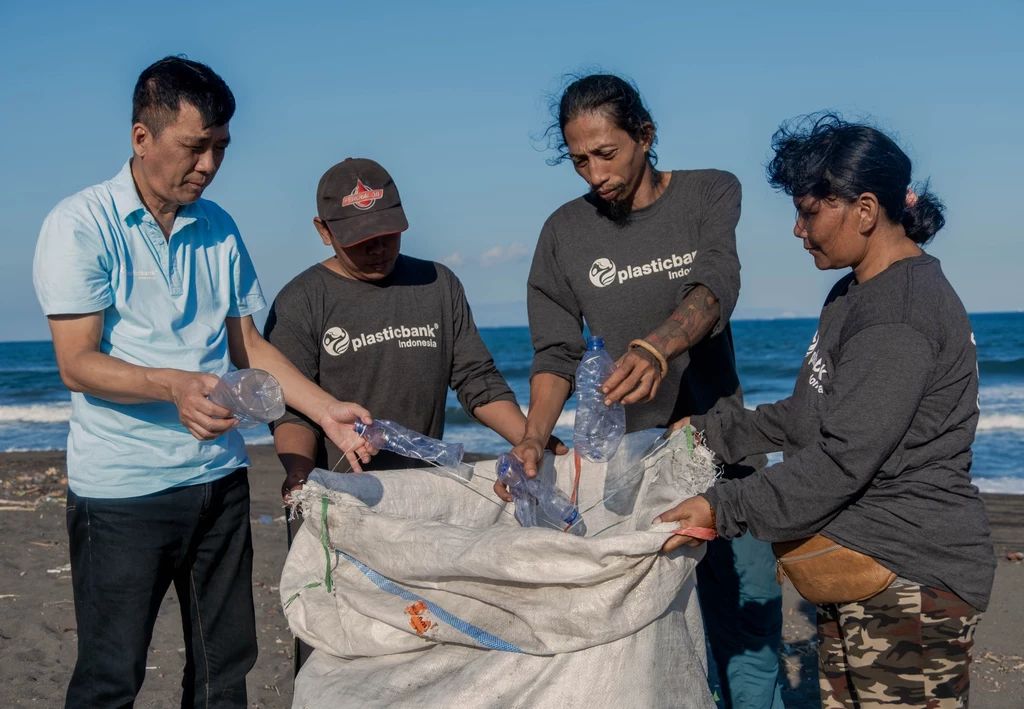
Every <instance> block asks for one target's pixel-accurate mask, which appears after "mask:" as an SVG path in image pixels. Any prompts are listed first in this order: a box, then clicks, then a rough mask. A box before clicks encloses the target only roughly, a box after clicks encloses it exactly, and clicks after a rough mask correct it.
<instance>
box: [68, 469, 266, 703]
mask: <svg viewBox="0 0 1024 709" xmlns="http://www.w3.org/2000/svg"><path fill="white" fill-rule="evenodd" d="M67 523H68V536H69V537H70V542H71V543H70V546H71V575H72V584H73V586H74V594H75V618H76V620H77V622H78V661H77V662H76V663H75V671H74V674H73V675H72V678H71V684H70V685H69V686H68V693H67V700H66V704H65V706H66V707H69V708H74V709H78V708H79V707H82V708H86V707H88V709H107V708H108V707H109V708H111V709H113V708H114V707H131V706H132V705H133V703H134V701H135V697H136V695H137V694H138V692H139V689H140V688H141V687H142V682H143V679H145V675H146V653H147V650H148V649H149V643H150V641H151V640H152V637H153V625H154V624H155V623H156V616H157V611H159V609H160V602H161V601H162V600H163V597H164V594H166V593H167V590H168V589H169V588H170V585H171V583H173V584H174V588H175V591H176V592H177V594H178V600H179V603H180V604H181V617H182V626H183V629H184V633H185V673H184V677H183V679H182V682H181V686H182V698H181V706H182V707H183V708H186V709H188V708H191V707H202V708H203V709H208V708H212V707H245V706H246V692H245V675H246V674H247V673H248V672H249V670H250V669H252V666H253V665H254V664H255V663H256V652H257V649H256V618H255V610H254V608H253V598H252V533H251V530H250V528H249V479H248V476H247V471H246V470H245V469H244V468H240V469H239V470H236V471H235V472H233V473H231V474H230V475H228V476H227V477H224V478H221V479H220V480H216V481H214V482H211V483H203V484H200V485H193V486H189V487H180V488H172V489H170V490H165V491H163V492H160V493H157V494H154V495H146V496H144V497H132V498H122V499H97V498H86V497H79V496H77V495H75V494H73V493H71V492H70V491H69V493H68V508H67Z"/></svg>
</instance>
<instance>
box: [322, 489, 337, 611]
mask: <svg viewBox="0 0 1024 709" xmlns="http://www.w3.org/2000/svg"><path fill="white" fill-rule="evenodd" d="M320 500H321V501H322V503H323V504H322V505H321V507H320V543H321V544H323V546H324V557H325V558H326V559H327V572H326V573H325V574H324V586H325V587H326V588H327V593H330V592H331V589H332V588H334V582H333V581H332V580H331V550H330V548H329V547H328V545H327V495H324V496H323V497H321V498H320Z"/></svg>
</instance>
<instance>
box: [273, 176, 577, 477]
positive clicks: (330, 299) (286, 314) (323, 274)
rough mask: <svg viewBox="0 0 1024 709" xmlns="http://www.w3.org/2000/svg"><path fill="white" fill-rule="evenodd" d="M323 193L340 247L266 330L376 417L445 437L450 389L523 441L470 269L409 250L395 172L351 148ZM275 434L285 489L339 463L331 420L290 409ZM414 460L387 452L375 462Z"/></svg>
mask: <svg viewBox="0 0 1024 709" xmlns="http://www.w3.org/2000/svg"><path fill="white" fill-rule="evenodd" d="M316 203H317V212H318V216H317V217H315V218H314V219H313V224H314V225H315V226H316V230H317V232H319V234H320V238H321V239H322V240H323V243H324V245H326V246H330V247H331V248H332V250H333V252H334V253H333V255H332V256H331V257H330V258H328V259H327V260H325V261H323V262H321V263H318V264H316V265H315V266H313V267H312V268H310V269H308V270H306V271H304V272H302V273H301V274H299V275H298V276H296V277H295V278H294V279H293V280H292V281H291V282H290V283H288V285H286V286H285V287H284V288H283V289H282V290H281V292H280V293H279V294H278V296H277V299H276V300H275V301H274V306H273V308H272V310H271V313H270V316H269V318H268V319H267V325H266V330H265V333H266V337H267V339H268V340H269V341H270V342H272V343H273V344H274V345H275V346H277V347H278V348H279V349H280V350H281V352H283V353H284V354H285V356H287V357H288V358H289V359H290V360H291V361H292V362H293V363H294V364H295V366H296V367H298V369H299V371H301V372H303V373H304V374H305V375H306V376H307V377H309V378H310V379H311V380H313V381H314V382H317V383H318V384H319V385H320V386H321V387H322V388H323V389H324V390H325V391H328V392H332V393H333V392H344V393H345V397H346V398H347V400H349V401H355V402H359V403H361V404H363V405H364V406H371V407H372V409H371V410H372V411H373V412H374V416H375V417H377V418H382V419H390V420H393V421H397V422H398V423H400V424H402V425H403V426H406V427H408V428H410V429H412V430H414V431H418V432H419V433H423V434H425V435H428V436H432V437H435V438H440V437H441V436H442V435H443V434H444V423H445V400H446V398H447V393H448V388H449V387H451V388H452V389H454V390H455V391H456V393H457V394H458V398H459V402H460V403H461V404H462V407H463V408H464V409H465V410H466V412H467V413H468V414H469V415H470V416H471V417H473V418H474V419H476V420H478V421H480V422H481V423H482V424H484V425H485V426H487V427H489V428H491V429H492V430H494V431H495V432H497V433H498V434H499V435H501V436H502V437H503V438H505V439H506V440H507V441H509V442H510V443H512V444H513V445H514V444H516V443H519V441H520V439H521V438H522V437H523V434H524V432H525V430H526V418H525V417H524V416H523V413H522V411H521V410H520V408H519V405H518V404H517V403H516V399H515V396H514V395H513V393H512V390H511V389H509V387H508V384H506V382H505V379H504V378H503V377H502V376H501V374H500V373H499V372H498V370H497V368H496V367H495V366H494V361H493V359H492V358H491V354H490V352H488V351H487V348H486V347H485V346H484V343H483V341H482V340H481V339H480V334H479V332H478V331H477V329H476V325H475V324H474V323H473V316H472V313H471V312H470V309H469V305H468V304H467V303H466V297H465V294H464V292H463V289H462V284H461V283H460V282H459V279H458V278H456V277H455V274H454V273H452V272H451V271H450V270H449V269H448V268H446V267H445V266H442V265H441V264H438V263H434V262H432V261H423V260H420V259H416V258H412V257H410V256H405V255H403V254H401V243H402V232H404V231H406V230H407V229H408V228H409V222H408V220H407V219H406V217H405V211H404V210H403V209H402V200H401V197H400V196H399V194H398V188H397V187H396V186H395V183H394V180H392V179H391V175H389V174H388V172H387V171H386V170H385V169H384V168H383V167H381V166H380V165H378V164H377V163H376V162H374V161H372V160H364V159H352V158H350V159H348V160H345V161H343V162H340V163H338V164H337V165H335V166H334V167H332V168H331V169H329V170H328V171H327V172H326V173H324V176H323V177H322V178H320V184H319V186H318V187H317V196H316ZM274 443H275V446H276V448H277V453H278V456H279V457H280V459H281V462H282V463H283V464H284V467H285V472H286V478H285V482H284V486H283V489H282V493H283V494H284V495H287V494H288V492H289V491H290V490H292V489H294V488H296V487H298V486H300V485H302V483H303V482H304V481H305V479H306V477H307V476H308V475H309V473H310V471H311V470H312V469H313V468H314V467H328V463H329V462H330V463H333V462H334V459H335V456H334V455H332V456H331V458H332V460H330V461H328V451H327V446H326V441H325V437H324V435H323V432H322V431H321V430H320V428H319V427H318V426H317V425H316V424H315V423H314V422H313V421H311V420H310V419H309V418H308V417H306V416H304V415H303V414H301V413H300V412H298V411H293V410H291V409H288V411H287V413H286V414H285V415H284V417H282V418H281V419H280V420H278V421H277V422H276V423H275V425H274ZM556 445H557V444H556ZM332 453H333V450H332ZM414 465H415V461H412V460H410V459H407V458H399V457H397V456H393V455H391V454H388V453H387V452H386V451H384V452H381V453H380V454H379V455H378V456H377V457H375V458H374V459H373V460H372V461H371V462H370V464H369V465H367V466H364V467H366V468H367V469H368V470H384V469H388V468H408V467H413V466H414Z"/></svg>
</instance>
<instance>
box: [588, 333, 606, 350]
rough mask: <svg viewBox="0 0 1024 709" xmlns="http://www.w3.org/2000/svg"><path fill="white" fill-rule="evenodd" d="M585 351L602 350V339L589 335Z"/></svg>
mask: <svg viewBox="0 0 1024 709" xmlns="http://www.w3.org/2000/svg"><path fill="white" fill-rule="evenodd" d="M587 349H588V350H603V349H604V338H603V337H598V336H597V335H591V336H590V337H588V338H587Z"/></svg>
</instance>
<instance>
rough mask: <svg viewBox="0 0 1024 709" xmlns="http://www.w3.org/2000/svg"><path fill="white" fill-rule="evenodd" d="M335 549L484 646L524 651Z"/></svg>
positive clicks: (387, 588) (376, 579)
mask: <svg viewBox="0 0 1024 709" xmlns="http://www.w3.org/2000/svg"><path fill="white" fill-rule="evenodd" d="M334 551H335V552H336V553H337V554H338V555H339V556H343V557H345V559H347V560H348V561H349V563H351V564H352V565H353V566H355V567H356V568H357V569H359V570H360V571H362V572H363V573H364V574H365V575H366V578H368V579H370V581H372V582H373V584H374V585H375V586H376V587H377V588H379V589H380V590H382V591H386V592H387V593H390V594H392V595H393V596H398V597H399V598H403V599H405V600H406V601H422V602H423V603H425V604H426V606H427V609H428V610H429V611H430V612H431V613H433V614H434V616H436V617H437V619H438V620H440V621H443V622H444V623H447V624H448V625H450V626H452V627H453V628H455V629H456V630H458V631H460V632H462V633H465V634H466V635H468V636H469V637H471V638H473V639H474V640H476V641H477V642H478V643H480V644H481V645H483V646H484V647H486V648H489V649H491V650H501V651H503V652H522V650H520V649H519V648H517V647H516V646H515V645H513V644H512V643H510V642H508V641H507V640H502V639H501V638H498V637H495V636H493V635H491V634H490V633H488V632H487V631H486V630H482V629H480V628H478V627H476V626H475V625H473V624H472V623H468V622H466V621H464V620H462V618H458V617H456V616H454V615H452V614H451V613H449V612H448V611H446V610H445V609H444V608H441V607H440V606H439V605H437V604H435V603H432V602H431V601H428V600H427V599H426V598H423V597H422V596H417V595H416V594H415V593H412V592H411V591H408V590H406V589H404V588H402V587H401V586H399V585H398V584H396V583H395V582H393V581H391V579H389V578H387V577H385V576H381V575H380V574H379V573H377V572H376V571H374V570H373V569H371V568H370V567H369V566H367V565H366V564H363V563H362V562H360V561H359V560H357V559H353V558H352V557H351V556H349V555H348V554H346V553H345V552H343V551H341V550H340V549H335V550H334Z"/></svg>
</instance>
